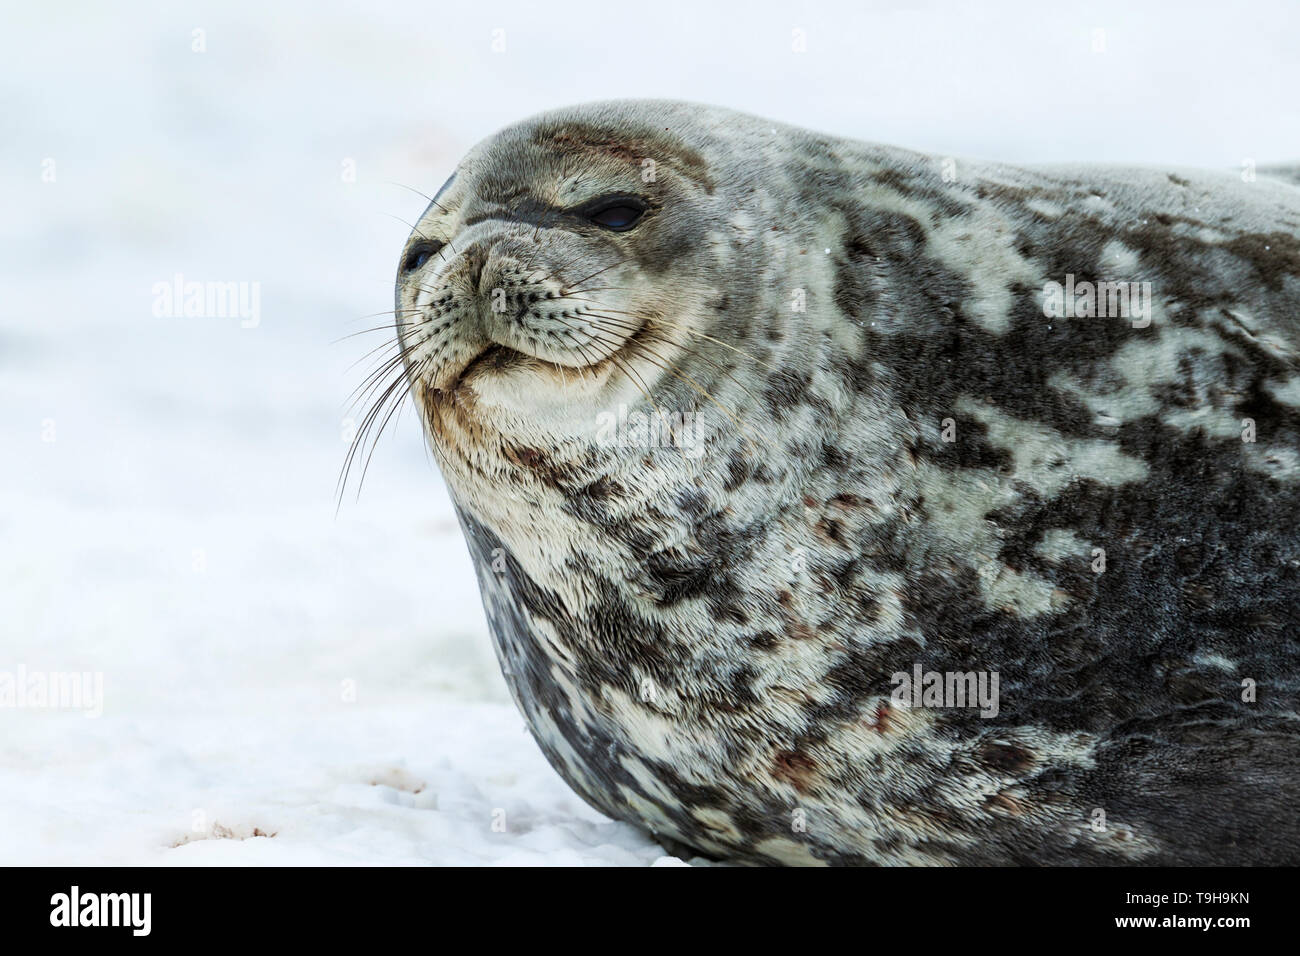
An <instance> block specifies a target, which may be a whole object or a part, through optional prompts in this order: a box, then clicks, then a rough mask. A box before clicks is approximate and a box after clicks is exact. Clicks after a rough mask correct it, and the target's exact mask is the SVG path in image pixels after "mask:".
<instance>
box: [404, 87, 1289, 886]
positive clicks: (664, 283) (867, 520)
mask: <svg viewBox="0 0 1300 956" xmlns="http://www.w3.org/2000/svg"><path fill="white" fill-rule="evenodd" d="M1250 178H1251V177H1249V176H1247V177H1244V179H1250ZM1244 179H1243V177H1240V176H1235V175H1226V174H1225V175H1219V174H1212V173H1204V172H1189V171H1180V170H1174V171H1169V170H1163V169H1110V168H1105V169H1099V168H1051V169H1029V168H1015V167H1011V166H1005V165H997V164H989V163H976V162H966V161H957V160H953V159H945V158H942V157H930V156H925V155H922V154H919V153H915V152H909V151H906V150H902V149H896V148H890V147H885V146H878V145H871V144H867V143H862V142H857V141H852V140H847V139H839V138H834V137H830V136H825V135H819V134H817V133H813V132H808V131H804V130H800V129H795V128H791V127H788V126H783V125H779V124H776V123H772V122H769V121H766V120H762V119H758V118H755V117H751V116H746V115H741V114H737V113H734V112H730V111H728V110H724V109H718V108H711V107H704V106H696V105H690V104H683V103H675V102H661V101H619V102H608V103H598V104H592V105H585V106H580V107H575V108H570V109H565V110H560V111H557V112H551V113H547V114H544V115H542V116H539V117H536V118H534V119H530V120H527V121H525V122H522V123H520V124H518V125H515V126H511V127H509V128H507V129H505V130H504V131H502V132H500V133H498V134H496V135H494V136H492V137H491V138H490V139H488V140H486V141H485V142H483V143H481V144H479V145H478V146H476V147H475V148H474V149H473V150H472V151H471V152H470V153H469V154H468V156H467V157H466V158H465V159H464V161H463V162H462V163H461V164H460V166H459V167H458V168H457V169H456V171H455V173H454V175H453V176H452V178H451V179H450V180H449V181H448V183H447V184H446V185H445V186H444V187H443V189H442V190H441V191H440V193H439V194H438V195H437V196H435V197H434V198H433V202H431V203H430V205H429V207H428V209H427V210H426V211H425V213H424V214H423V215H422V217H421V218H420V220H419V221H418V222H417V223H416V226H415V229H414V231H413V233H412V235H411V238H410V240H409V241H408V243H407V245H406V247H405V249H404V250H403V253H402V256H401V263H400V267H399V274H398V277H397V284H396V311H395V315H396V317H397V321H396V322H395V325H396V328H397V338H398V343H399V346H400V356H401V359H400V363H398V364H399V365H400V367H397V370H396V373H395V374H396V375H398V376H401V377H400V379H398V380H396V381H395V383H394V384H395V385H396V386H399V387H400V386H403V385H404V386H405V387H406V388H409V391H410V394H411V395H412V397H413V399H414V403H415V405H416V407H417V409H418V412H419V414H420V416H421V419H422V421H423V423H424V426H425V428H426V430H427V433H428V437H429V440H430V444H431V447H432V449H433V452H434V455H435V457H436V460H437V462H438V465H439V467H440V469H441V471H442V473H443V474H444V476H445V478H446V481H447V485H448V488H449V490H450V493H451V495H452V498H453V501H454V504H455V506H456V509H457V512H458V514H459V517H460V521H461V523H462V526H463V529H464V533H465V538H466V540H467V542H468V545H469V550H470V554H471V555H472V557H473V559H474V562H475V564H476V566H477V569H478V578H479V582H480V585H481V590H482V597H483V605H484V608H485V610H486V614H487V619H488V621H489V625H490V629H491V632H492V634H493V637H494V640H495V645H496V650H497V653H498V657H499V659H500V663H501V666H502V669H503V671H504V673H505V676H506V678H507V682H508V684H509V686H510V688H511V691H512V694H513V696H514V699H515V701H516V703H517V705H518V707H519V709H520V710H521V711H522V713H523V715H524V717H525V718H526V720H527V722H528V725H529V726H530V728H531V730H532V733H533V735H534V736H535V738H536V740H537V742H538V744H539V745H540V746H541V749H542V750H543V751H544V752H545V754H546V756H547V758H548V759H549V760H550V762H551V763H552V764H553V765H554V767H555V769H556V770H557V771H558V772H559V773H560V774H561V776H563V778H564V779H565V780H566V781H567V782H568V783H569V784H570V785H571V786H572V787H573V789H574V790H575V791H577V792H578V793H579V794H581V795H582V796H583V797H584V798H585V799H586V800H587V801H589V802H590V803H591V804H592V805H593V806H595V807H597V808H598V809H600V810H602V811H603V812H605V813H606V814H608V815H610V816H611V817H614V818H617V819H620V820H626V821H631V822H633V823H635V824H637V825H639V826H641V827H644V828H645V829H647V830H649V831H650V832H651V833H653V834H655V835H656V836H658V837H659V838H660V839H661V840H662V841H664V842H665V844H666V845H674V844H683V845H685V846H687V847H690V848H692V849H694V850H695V851H698V852H699V853H701V854H703V855H705V856H709V857H713V858H717V859H726V860H731V861H736V862H747V863H786V864H794V863H808V864H1115V863H1122V864H1129V863H1133V864H1170V863H1172V864H1194V863H1196V864H1244V863H1296V862H1300V818H1298V816H1297V814H1296V813H1295V812H1294V807H1293V795H1294V794H1295V793H1296V792H1297V791H1298V790H1300V717H1298V716H1297V714H1298V712H1300V666H1298V665H1300V643H1297V634H1300V530H1298V529H1300V189H1297V188H1296V186H1295V185H1293V184H1292V183H1291V182H1286V181H1284V180H1283V179H1281V178H1276V179H1272V178H1269V177H1267V176H1263V175H1261V176H1258V177H1255V178H1254V179H1253V181H1244Z"/></svg>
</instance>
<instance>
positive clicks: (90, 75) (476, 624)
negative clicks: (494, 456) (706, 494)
mask: <svg viewBox="0 0 1300 956" xmlns="http://www.w3.org/2000/svg"><path fill="white" fill-rule="evenodd" d="M977 6H979V7H980V9H979V10H976V9H973V8H968V7H967V6H966V5H960V4H954V5H951V6H949V5H942V4H936V3H928V4H927V3H921V4H918V5H916V6H914V7H911V6H908V5H906V4H902V3H881V4H871V5H859V4H852V3H845V4H843V5H837V4H809V5H806V6H802V5H796V6H795V7H794V8H791V7H790V6H789V5H787V4H782V3H776V2H763V3H755V4H747V5H745V7H744V13H743V15H734V14H730V13H728V12H726V11H725V10H720V9H705V8H704V7H703V5H700V4H697V3H671V2H665V3H660V4H656V5H654V6H653V7H652V8H646V7H628V8H627V10H626V12H622V13H617V14H616V13H615V12H614V9H615V8H613V7H611V6H610V5H608V4H605V3H602V2H593V3H571V2H570V3H562V2H558V0H557V2H551V3H547V4H536V5H532V4H526V3H518V4H513V3H512V4H501V3H496V2H493V3H488V4H435V3H430V2H419V3H378V4H367V5H360V6H358V5H354V4H345V3H342V2H328V3H307V2H301V3H289V4H277V5H275V6H274V7H268V6H266V5H265V4H260V3H254V2H251V0H247V2H224V3H194V4H162V3H135V4H130V5H122V6H115V7H100V6H97V5H90V4H86V5H82V6H80V8H79V9H77V10H76V11H75V12H70V11H69V10H68V9H67V5H61V6H60V7H58V8H55V7H52V6H48V5H40V4H35V5H32V4H29V5H25V6H22V5H9V7H7V8H6V10H5V13H4V15H3V20H4V23H3V24H0V63H3V64H4V68H3V70H2V71H0V102H3V103H4V104H5V108H4V110H3V111H2V112H0V196H2V197H3V208H4V215H3V216H0V250H2V252H3V254H2V255H0V279H2V281H3V286H2V289H3V294H2V295H0V449H3V451H2V452H0V456H2V457H0V582H2V583H0V682H2V677H3V675H4V674H5V673H9V674H14V673H16V672H17V671H18V669H19V668H20V667H22V668H25V669H26V670H27V671H28V672H38V673H41V674H48V673H52V672H58V673H65V672H77V673H82V672H91V673H93V674H101V675H102V679H103V688H104V699H103V701H102V713H101V714H99V715H98V716H87V715H86V714H85V713H83V712H82V711H81V710H78V709H75V708H64V709H49V708H42V707H35V706H23V707H18V706H0V863H3V864H14V863H19V864H34V863H39V864H109V863H122V864H160V865H194V864H197V865H246V864H269V865H276V864H500V865H538V864H548V865H656V866H664V865H681V864H683V863H684V861H680V860H677V859H675V858H673V857H671V856H666V855H665V853H664V851H663V850H662V849H661V848H660V847H659V846H658V845H657V844H655V843H654V842H652V841H651V840H649V839H648V838H646V837H645V836H644V835H642V834H641V833H639V832H638V831H637V830H635V829H634V828H632V827H630V826H627V825H625V824H621V823H615V822H612V821H609V820H607V819H605V818H604V817H602V816H601V815H600V814H598V813H597V812H595V811H594V810H592V809H590V808H588V807H587V806H586V805H585V804H584V803H583V802H582V801H581V800H580V799H579V798H578V797H576V796H575V795H574V794H572V793H571V792H570V791H569V790H568V788H567V787H566V786H565V785H564V783H563V782H562V781H561V780H560V779H559V778H558V777H557V776H556V774H555V773H554V772H553V771H552V770H551V769H550V768H549V766H548V765H547V764H546V762H545V760H544V758H543V757H542V756H541V754H540V752H539V751H538V749H537V747H536V746H535V744H534V743H533V742H532V740H531V738H530V737H529V736H528V734H527V732H526V729H525V727H524V725H523V722H522V719H521V718H520V717H519V715H518V714H517V712H516V711H515V709H514V706H513V704H512V703H511V701H510V699H509V697H508V695H507V693H506V690H505V687H504V684H503V682H502V679H501V676H500V674H499V672H498V670H497V666H496V662H495V659H494V657H493V655H492V652H491V649H490V645H489V640H488V635H487V633H486V629H485V625H484V621H483V617H482V613H481V608H480V606H479V598H478V590H477V586H476V584H475V582H474V578H473V573H472V570H471V568H470V566H469V560H468V556H467V554H466V551H465V548H464V545H463V543H462V541H461V539H460V535H459V531H458V529H457V526H456V524H455V520H454V517H453V515H452V512H451V508H450V505H449V502H448V499H447V495H446V492H445V490H444V488H443V486H442V483H441V480H440V478H439V477H438V475H437V472H436V470H435V469H434V468H433V467H432V466H431V464H430V462H429V459H428V455H427V453H426V452H425V450H424V448H423V444H422V440H421V437H420V434H419V428H418V425H417V423H416V422H415V421H414V419H413V418H412V416H411V415H410V414H409V412H408V413H407V414H405V415H404V416H403V417H402V418H401V419H400V420H399V421H398V422H397V423H396V426H395V427H391V428H390V435H389V437H388V438H386V439H385V441H384V442H382V443H381V445H380V448H379V450H378V452H377V453H376V455H375V459H374V462H373V464H372V466H371V468H370V472H369V475H368V477H367V480H366V484H365V487H364V490H363V493H362V494H361V496H360V499H359V500H356V499H354V498H353V496H352V495H350V494H349V496H348V497H347V498H346V499H345V501H344V503H343V506H342V508H341V509H340V510H339V513H338V515H337V517H336V515H335V504H336V502H335V499H334V484H335V479H336V477H337V475H338V471H339V468H340V465H341V464H342V460H343V454H344V451H345V448H346V444H345V441H344V438H345V436H346V435H347V433H348V427H349V426H348V421H347V418H348V414H347V412H346V410H345V407H344V402H345V399H346V396H347V395H348V393H349V392H350V391H351V390H352V389H353V388H354V387H355V386H356V385H357V384H359V382H360V381H361V378H362V376H363V374H364V371H365V368H366V364H365V363H363V364H362V366H360V367H357V368H349V366H351V365H352V363H354V362H355V361H356V360H357V359H359V358H361V356H362V355H364V353H365V352H366V351H367V350H368V349H370V348H372V347H376V346H380V345H382V344H383V343H384V342H385V341H386V340H387V339H386V336H385V335H384V333H382V332H381V333H368V334H362V335H359V336H357V337H355V338H350V339H344V340H343V341H342V342H337V341H336V340H338V339H339V338H340V337H342V336H345V335H347V334H348V333H350V332H354V331H357V330H360V329H365V328H370V327H372V326H376V325H380V324H381V323H382V318H376V317H373V313H377V312H381V311H382V310H384V309H387V308H390V307H391V285H392V277H393V272H394V269H395V265H396V256H397V251H398V249H399V248H400V246H401V243H402V241H403V239H404V238H405V235H406V233H407V230H408V227H407V225H405V224H404V223H403V222H401V221H400V220H406V221H408V222H409V221H411V220H413V219H414V218H415V217H416V216H418V215H419V213H420V212H421V210H422V208H423V206H424V200H423V199H421V198H420V197H419V196H418V195H416V194H415V193H413V192H411V191H409V190H408V189H406V188H403V187H402V186H401V185H395V184H403V185H405V186H409V187H411V188H412V189H416V190H421V191H424V192H432V191H433V190H435V189H437V188H438V186H439V185H440V184H441V182H442V181H443V180H444V179H445V178H446V176H447V175H448V173H449V172H450V170H451V169H452V167H453V166H454V164H455V162H456V160H457V158H458V157H459V155H460V154H461V153H462V152H463V151H464V149H465V148H466V147H467V146H469V145H470V144H472V143H473V142H474V141H475V140H477V139H478V138H480V137H482V136H484V135H486V134H488V133H490V132H491V131H492V130H494V129H496V128H498V127H500V126H501V125H504V124H505V123H508V122H510V121H512V120H514V119H518V118H521V117H523V116H525V115H528V114H530V113H532V112H535V111H537V110H540V109H544V108H547V107H551V106H558V105H562V104H566V103H572V102H579V101H582V100H587V99H595V98H605V97H612V96H630V95H641V96H646V95H648V96H670V97H678V98H684V99H694V100H700V101H705V102H717V103H723V104H726V105H729V106H733V107H736V108H739V109H745V110H749V111H752V112H757V113H761V114H764V115H767V116H771V117H773V118H776V119H780V120H784V121H788V122H794V123H799V124H802V125H806V126H810V127H813V128H819V129H825V130H828V131H831V132H834V133H838V134H843V135H853V136H859V137H862V138H867V139H873V140H878V141H884V142H891V143H896V144H898V145H905V146H911V147H914V148H918V149H925V150H930V151H934V152H938V153H940V154H944V155H947V154H949V153H952V154H954V155H981V156H984V157H987V158H993V159H1005V160H1012V161H1056V160H1078V159H1088V160H1110V161H1120V160H1124V161H1133V162H1158V161H1160V162H1169V163H1173V164H1179V165H1206V166H1224V167H1233V168H1235V167H1238V166H1239V165H1240V164H1241V162H1242V160H1243V159H1245V158H1253V159H1255V160H1256V161H1257V162H1258V163H1259V164H1260V165H1264V164H1265V163H1267V162H1276V161H1282V160H1287V159H1294V158H1296V157H1297V156H1300V144H1298V143H1297V141H1296V137H1297V131H1300V104H1297V102H1296V100H1295V97H1294V96H1293V95H1292V93H1293V91H1294V90H1295V89H1297V88H1300V76H1298V75H1297V74H1300V65H1298V63H1297V61H1296V60H1295V58H1294V57H1292V56H1289V55H1288V54H1287V51H1286V45H1287V44H1288V43H1289V42H1290V41H1291V38H1293V37H1294V36H1295V26H1296V22H1295V21H1296V13H1295V11H1294V9H1293V8H1291V7H1289V6H1288V5H1287V4H1285V3H1277V4H1273V3H1257V4H1254V5H1252V7H1251V16H1249V17H1245V16H1227V15H1225V14H1223V13H1222V8H1221V5H1217V4H1216V5H1214V6H1210V5H1209V4H1206V5H1204V7H1203V10H1202V11H1201V15H1199V16H1198V15H1195V14H1196V13H1197V10H1196V9H1195V6H1196V5H1190V6H1189V5H1184V6H1183V7H1181V8H1180V9H1179V13H1178V15H1177V17H1174V18H1172V21H1173V22H1168V20H1169V19H1170V18H1169V14H1167V13H1162V12H1161V7H1160V5H1155V6H1153V7H1151V8H1150V9H1142V8H1141V6H1140V5H1138V6H1136V7H1135V6H1134V5H1131V4H1128V3H1113V4H1105V3H1103V4H1093V5H1090V7H1089V10H1088V13H1087V15H1086V16H1081V15H1073V14H1069V13H1064V12H1053V11H1048V10H1043V9H1040V8H1039V5H1036V4H1032V3H1023V4H1015V5H1011V6H1008V7H1007V8H1006V9H1005V10H1004V11H1002V12H999V13H993V14H990V13H987V12H985V10H984V5H977ZM796 28H798V29H801V30H803V31H804V33H805V35H806V37H807V43H808V52H806V53H802V54H797V53H794V52H792V50H791V38H792V31H793V30H794V29H796ZM1098 28H1102V29H1104V30H1105V31H1106V33H1105V37H1106V50H1105V52H1103V53H1094V52H1093V51H1092V50H1091V42H1092V41H1091V37H1092V35H1093V31H1094V30H1095V29H1098ZM497 29H502V30H504V31H505V32H504V40H505V50H504V52H501V53H494V52H493V51H492V43H493V39H494V34H493V31H494V30H497ZM195 30H201V31H203V32H202V34H201V38H202V41H203V43H204V44H205V45H206V48H205V50H204V51H203V52H195V51H194V50H193V49H192V47H193V45H194V43H195V42H196V34H195V33H194V31H195ZM497 36H500V35H497ZM50 161H52V165H51V162H50ZM348 169H355V172H356V175H355V181H349V179H348V178H347V177H346V176H345V175H344V173H345V171H346V170H348ZM50 170H52V171H53V174H54V175H53V181H43V179H42V173H43V172H45V173H46V174H47V176H46V178H49V177H48V172H49V171H50ZM394 217H395V218H394ZM177 274H180V275H182V276H183V277H184V278H185V280H187V281H202V282H237V283H248V284H250V285H249V286H248V287H251V284H253V283H256V284H257V286H256V288H257V290H258V293H259V295H260V301H259V306H260V308H259V312H258V314H257V316H256V321H255V322H254V321H252V319H251V318H250V319H248V320H246V321H244V322H241V320H240V318H239V317H238V316H232V317H229V318H184V317H164V316H158V315H155V314H154V304H155V292H154V289H155V286H156V285H157V284H159V283H163V284H166V283H171V282H172V281H173V278H174V276H176V275H177ZM365 316H372V317H371V318H363V317H365ZM245 326H248V327H245ZM92 709H94V708H92Z"/></svg>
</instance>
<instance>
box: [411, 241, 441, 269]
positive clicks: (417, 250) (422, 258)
mask: <svg viewBox="0 0 1300 956" xmlns="http://www.w3.org/2000/svg"><path fill="white" fill-rule="evenodd" d="M441 248H442V243H441V242H420V243H416V244H415V245H413V246H411V248H410V250H409V251H408V252H407V253H406V258H405V259H403V260H402V271H403V272H413V271H415V270H416V269H418V268H420V267H421V266H423V265H424V264H425V263H426V262H428V261H429V260H430V259H432V258H433V257H434V256H436V255H437V254H438V250H439V249H441Z"/></svg>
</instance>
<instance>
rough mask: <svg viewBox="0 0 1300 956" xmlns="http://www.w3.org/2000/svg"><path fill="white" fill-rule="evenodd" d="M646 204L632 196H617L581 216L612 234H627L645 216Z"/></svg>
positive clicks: (598, 204)
mask: <svg viewBox="0 0 1300 956" xmlns="http://www.w3.org/2000/svg"><path fill="white" fill-rule="evenodd" d="M645 211H646V204H645V203H644V202H642V201H641V200H640V199H637V198H636V197H634V196H618V197H615V198H611V199H606V200H602V201H601V202H599V203H597V204H596V205H595V206H593V207H592V208H590V209H589V210H587V211H586V212H585V213H584V214H583V215H585V216H586V218H587V220H588V221H589V222H594V223H595V224H596V225H598V226H602V227H604V228H605V229H612V230H613V231H614V232H627V230H629V229H631V228H632V227H633V226H635V225H636V224H637V223H638V222H640V221H641V217H642V216H644V215H645Z"/></svg>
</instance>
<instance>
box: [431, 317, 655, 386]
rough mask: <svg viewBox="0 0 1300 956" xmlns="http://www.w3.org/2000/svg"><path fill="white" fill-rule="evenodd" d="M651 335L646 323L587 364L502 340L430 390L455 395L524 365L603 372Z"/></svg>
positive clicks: (553, 370)
mask: <svg viewBox="0 0 1300 956" xmlns="http://www.w3.org/2000/svg"><path fill="white" fill-rule="evenodd" d="M649 335H650V330H649V328H648V324H643V325H641V326H640V327H639V328H638V329H637V330H636V331H635V332H633V333H632V334H631V335H629V336H628V337H627V338H626V339H625V340H624V341H622V342H620V343H619V345H618V347H617V348H615V349H614V350H613V351H611V352H609V353H607V354H602V355H601V357H600V358H598V359H596V360H595V361H593V362H590V363H589V364H587V365H563V364H561V363H559V362H553V361H550V360H549V359H544V358H542V357H541V356H538V355H533V354H531V353H528V352H523V351H520V350H519V349H516V348H513V347H511V346H509V345H502V344H501V343H500V342H493V343H492V344H490V345H488V346H487V347H486V348H484V349H483V351H481V352H479V353H478V354H477V355H475V356H474V357H473V358H472V359H470V360H469V361H468V362H466V363H465V366H464V367H463V368H462V369H461V370H460V371H459V372H457V373H456V375H455V377H454V378H453V379H452V380H451V382H450V383H449V384H447V385H446V386H444V387H442V388H433V389H430V391H431V392H432V393H433V394H434V395H435V396H436V397H438V398H451V397H453V396H456V395H458V394H462V386H463V385H465V384H466V383H467V382H469V381H471V379H473V378H475V377H477V376H479V375H481V374H484V373H497V372H505V371H509V370H510V369H515V368H523V367H531V368H535V369H542V370H545V371H548V372H551V373H553V374H554V375H556V376H558V377H559V378H561V379H563V378H564V377H565V376H566V375H573V374H575V373H576V374H582V373H592V372H595V373H600V372H602V371H605V370H607V369H608V368H611V367H619V366H622V363H623V361H625V360H626V358H627V356H628V354H629V353H633V352H634V351H635V350H636V349H637V348H638V347H640V346H641V345H643V344H644V342H645V341H646V339H647V337H648V336H649Z"/></svg>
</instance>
